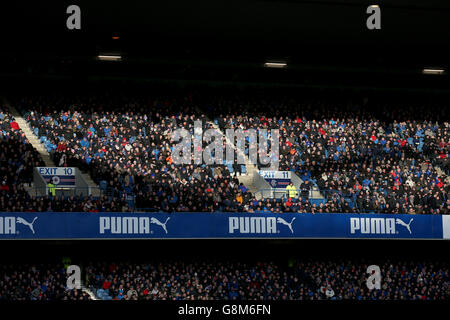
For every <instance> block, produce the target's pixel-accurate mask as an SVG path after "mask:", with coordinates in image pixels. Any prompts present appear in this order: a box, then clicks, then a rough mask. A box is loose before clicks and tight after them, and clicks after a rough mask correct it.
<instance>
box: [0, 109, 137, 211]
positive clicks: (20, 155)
mask: <svg viewBox="0 0 450 320" xmlns="http://www.w3.org/2000/svg"><path fill="white" fill-rule="evenodd" d="M0 122H1V131H0V135H1V137H0V161H1V166H0V177H1V179H2V182H1V186H0V211H2V212H10V211H11V212H14V211H19V212H29V211H31V212H34V211H37V212H43V211H46V212H58V211H62V212H68V211H74V212H83V211H86V212H98V211H121V212H123V211H129V210H130V209H129V208H128V207H127V205H126V202H125V200H124V199H118V198H109V197H106V196H102V197H100V198H98V199H94V198H91V197H85V196H69V197H63V196H55V197H51V196H44V197H36V196H33V195H30V194H29V193H28V191H27V190H26V189H25V186H26V185H30V184H31V182H32V180H33V168H34V167H43V166H45V163H44V161H43V160H42V157H41V156H40V154H39V152H37V150H36V149H35V148H34V147H33V146H32V145H31V144H30V143H29V141H28V139H26V137H25V134H24V133H23V131H22V130H21V129H20V128H19V125H18V124H17V122H16V121H15V119H14V117H13V116H12V115H11V113H9V112H8V111H6V109H0ZM31 194H33V193H31Z"/></svg>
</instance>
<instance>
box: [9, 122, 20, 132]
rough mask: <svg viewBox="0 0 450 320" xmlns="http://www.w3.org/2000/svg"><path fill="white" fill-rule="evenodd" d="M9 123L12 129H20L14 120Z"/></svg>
mask: <svg viewBox="0 0 450 320" xmlns="http://www.w3.org/2000/svg"><path fill="white" fill-rule="evenodd" d="M9 125H10V126H11V129H12V130H19V129H20V127H19V124H18V123H17V122H16V121H15V120H13V121H11V123H10V124H9Z"/></svg>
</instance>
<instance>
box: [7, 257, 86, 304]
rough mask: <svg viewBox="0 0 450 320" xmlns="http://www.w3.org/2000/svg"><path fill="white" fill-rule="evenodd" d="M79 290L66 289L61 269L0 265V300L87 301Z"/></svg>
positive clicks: (46, 266) (83, 293)
mask: <svg viewBox="0 0 450 320" xmlns="http://www.w3.org/2000/svg"><path fill="white" fill-rule="evenodd" d="M90 299H91V298H90V296H89V294H87V293H85V292H83V291H82V290H81V289H73V290H72V289H68V288H67V272H66V269H65V268H64V266H63V265H59V266H55V265H54V264H52V265H50V264H42V265H34V264H21V265H20V266H17V265H11V264H8V265H6V264H0V301H1V300H7V301H11V300H33V301H34V300H37V301H46V300H90Z"/></svg>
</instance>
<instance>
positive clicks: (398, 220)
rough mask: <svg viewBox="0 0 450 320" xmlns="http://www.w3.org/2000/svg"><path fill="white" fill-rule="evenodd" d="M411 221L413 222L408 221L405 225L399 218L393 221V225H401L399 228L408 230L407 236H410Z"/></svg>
mask: <svg viewBox="0 0 450 320" xmlns="http://www.w3.org/2000/svg"><path fill="white" fill-rule="evenodd" d="M413 220H414V219H411V220H409V223H408V224H406V223H405V222H403V221H402V220H400V219H399V218H397V219H395V223H396V224H399V225H401V226H404V227H405V228H406V229H408V231H409V234H411V228H410V227H409V225H410V224H411V222H412V221H413Z"/></svg>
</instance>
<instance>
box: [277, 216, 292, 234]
mask: <svg viewBox="0 0 450 320" xmlns="http://www.w3.org/2000/svg"><path fill="white" fill-rule="evenodd" d="M294 220H295V217H294V218H292V220H291V222H290V223H288V222H287V221H286V220H284V219H283V218H277V223H281V224H284V225H285V226H288V227H289V230H291V233H294V230H293V229H292V222H294Z"/></svg>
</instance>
